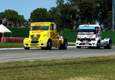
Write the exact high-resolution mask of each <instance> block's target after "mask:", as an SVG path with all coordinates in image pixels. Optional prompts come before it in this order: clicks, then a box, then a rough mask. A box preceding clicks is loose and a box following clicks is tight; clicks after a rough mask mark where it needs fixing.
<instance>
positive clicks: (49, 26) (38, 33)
mask: <svg viewBox="0 0 115 80" xmlns="http://www.w3.org/2000/svg"><path fill="white" fill-rule="evenodd" d="M23 46H24V49H25V50H29V49H30V48H41V49H45V50H50V49H52V47H55V48H58V49H67V39H64V37H63V36H61V35H60V34H58V32H57V29H56V23H55V22H50V21H43V22H42V21H41V22H31V23H30V31H29V37H27V38H25V39H24V40H23Z"/></svg>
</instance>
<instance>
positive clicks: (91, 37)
mask: <svg viewBox="0 0 115 80" xmlns="http://www.w3.org/2000/svg"><path fill="white" fill-rule="evenodd" d="M101 33H102V28H101V26H100V25H93V24H90V25H89V24H85V25H79V27H78V34H77V39H76V43H75V45H76V48H81V47H88V48H98V49H99V48H101V47H103V48H105V49H111V48H112V40H111V38H104V39H102V37H101Z"/></svg>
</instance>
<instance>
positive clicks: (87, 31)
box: [78, 29, 96, 35]
mask: <svg viewBox="0 0 115 80" xmlns="http://www.w3.org/2000/svg"><path fill="white" fill-rule="evenodd" d="M95 32H96V31H95V30H93V29H91V30H88V29H80V30H78V34H79V35H92V34H95Z"/></svg>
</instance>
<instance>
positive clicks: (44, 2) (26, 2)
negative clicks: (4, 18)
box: [0, 0, 56, 19]
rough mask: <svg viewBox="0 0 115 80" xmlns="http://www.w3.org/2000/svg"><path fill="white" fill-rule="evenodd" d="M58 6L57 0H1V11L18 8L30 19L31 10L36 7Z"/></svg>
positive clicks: (17, 9)
mask: <svg viewBox="0 0 115 80" xmlns="http://www.w3.org/2000/svg"><path fill="white" fill-rule="evenodd" d="M55 6H56V0H0V12H3V11H5V10H6V9H13V10H16V11H17V12H18V13H19V14H20V15H24V17H25V19H29V17H30V14H31V12H32V11H33V10H34V9H36V8H46V9H48V10H49V9H50V8H51V7H55Z"/></svg>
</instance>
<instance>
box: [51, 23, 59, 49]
mask: <svg viewBox="0 0 115 80" xmlns="http://www.w3.org/2000/svg"><path fill="white" fill-rule="evenodd" d="M50 28H51V33H50V34H51V38H52V42H53V46H55V47H58V45H59V36H58V34H57V32H56V25H55V24H51V27H50Z"/></svg>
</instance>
